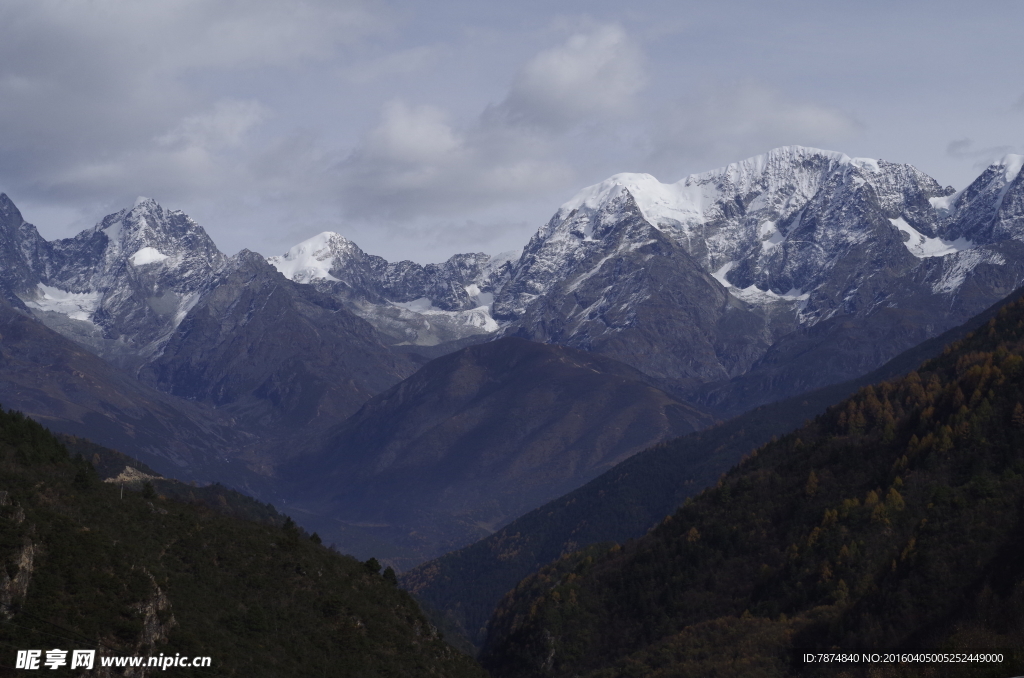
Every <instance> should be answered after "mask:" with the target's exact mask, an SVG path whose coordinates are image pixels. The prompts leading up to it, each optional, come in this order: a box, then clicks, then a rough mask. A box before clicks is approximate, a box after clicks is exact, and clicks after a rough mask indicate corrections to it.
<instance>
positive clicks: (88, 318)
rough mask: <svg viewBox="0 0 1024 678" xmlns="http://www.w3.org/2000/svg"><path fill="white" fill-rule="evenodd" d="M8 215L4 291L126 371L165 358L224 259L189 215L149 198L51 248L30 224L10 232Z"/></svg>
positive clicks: (12, 216)
mask: <svg viewBox="0 0 1024 678" xmlns="http://www.w3.org/2000/svg"><path fill="white" fill-rule="evenodd" d="M7 203H8V204H9V201H7ZM12 207H13V206H12ZM5 217H6V225H7V229H6V230H7V234H8V237H7V238H5V246H6V247H7V248H8V249H10V248H11V247H17V248H18V251H19V252H20V254H21V257H20V261H14V262H11V264H12V265H11V266H10V267H5V269H4V270H5V272H7V273H8V275H10V276H12V277H13V278H14V280H12V281H11V282H9V283H8V285H7V287H8V288H10V289H14V290H16V292H17V294H18V295H19V296H20V298H21V300H22V301H23V302H24V304H25V305H26V306H27V307H28V308H30V309H32V310H33V312H34V313H35V314H36V315H37V317H39V318H40V319H41V320H42V321H43V322H44V323H46V324H48V325H49V326H50V327H52V328H53V329H55V330H57V331H59V332H61V333H62V334H65V335H66V336H70V337H72V338H73V339H75V340H77V341H79V342H80V343H83V344H85V345H87V346H89V347H90V348H91V349H92V350H94V351H96V352H97V353H99V354H100V355H102V356H103V357H105V358H107V359H109V360H111V361H112V362H114V363H115V364H120V365H125V366H126V365H133V364H135V365H137V364H138V363H139V362H140V361H141V360H145V359H146V358H148V357H151V356H152V355H154V354H156V353H157V352H158V351H159V349H160V346H161V345H162V343H163V342H164V341H166V339H167V337H168V336H169V335H170V333H171V332H172V331H173V330H174V328H175V327H176V326H177V324H178V323H179V322H181V320H182V318H184V316H185V314H186V313H187V312H188V309H189V308H191V307H192V305H194V304H195V303H196V301H197V300H198V299H199V296H200V295H201V294H202V293H203V292H204V291H205V290H206V289H207V288H208V286H209V284H210V282H211V281H212V279H213V275H214V273H215V272H216V270H217V269H218V268H220V267H221V266H223V264H224V262H225V261H226V257H225V256H224V255H223V254H222V253H221V252H220V251H219V250H218V249H217V247H216V246H215V245H214V244H213V241H212V240H210V238H209V236H208V235H207V234H206V232H205V231H204V230H203V229H202V228H201V227H200V226H199V225H198V224H196V223H195V222H194V221H193V220H191V219H190V218H189V217H188V216H186V215H185V214H184V213H182V212H180V211H167V210H164V209H163V208H162V207H160V205H158V204H157V203H156V202H155V201H153V200H148V199H140V200H139V201H138V202H137V203H136V204H135V205H134V206H133V207H132V208H130V209H125V210H122V211H120V212H118V213H116V214H111V215H110V216H108V217H106V218H105V219H103V220H102V221H101V222H100V223H99V224H97V225H96V226H95V227H94V228H92V229H89V230H86V231H83V232H82V233H80V234H78V235H77V236H75V237H74V238H67V239H64V240H56V241H53V242H46V241H44V240H42V238H40V237H39V236H38V234H37V233H36V232H35V228H34V227H32V226H31V225H28V224H22V225H20V226H19V227H16V229H17V233H13V232H12V228H15V224H16V222H17V221H20V219H21V217H20V214H17V213H16V210H15V211H13V212H12V210H10V209H8V210H5ZM12 236H13V237H12Z"/></svg>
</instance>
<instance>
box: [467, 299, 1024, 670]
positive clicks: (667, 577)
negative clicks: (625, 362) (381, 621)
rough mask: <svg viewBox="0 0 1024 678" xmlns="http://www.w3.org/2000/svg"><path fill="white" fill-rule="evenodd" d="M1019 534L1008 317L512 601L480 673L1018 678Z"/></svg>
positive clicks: (1023, 540)
mask: <svg viewBox="0 0 1024 678" xmlns="http://www.w3.org/2000/svg"><path fill="white" fill-rule="evenodd" d="M1022 519H1024V303H1022V302H1021V301H1020V300H1018V301H1015V302H1013V303H1011V304H1009V305H1007V306H1006V307H1004V308H1003V310H1002V311H1000V313H999V314H998V315H997V316H996V317H995V318H993V319H991V320H990V321H989V322H988V323H987V324H986V325H985V326H983V327H982V328H981V329H979V330H978V331H976V332H974V333H972V334H969V335H967V337H965V338H964V339H963V340H961V341H958V342H956V343H954V344H952V345H950V346H949V347H947V348H946V350H945V351H944V352H943V354H942V355H941V356H939V357H937V358H935V359H933V360H930V361H928V362H926V363H924V364H923V365H921V366H920V368H919V369H917V370H916V371H914V372H911V373H910V374H909V375H907V376H905V377H903V378H900V379H896V380H893V381H887V382H882V383H880V384H877V385H874V386H868V387H866V388H863V389H861V390H860V391H859V392H858V393H857V394H856V395H854V396H853V397H851V398H849V399H847V400H845V401H844V402H842V403H840V404H838V405H836V406H833V407H831V408H829V410H828V411H827V412H826V413H824V414H823V415H821V416H819V417H818V418H816V419H815V420H814V421H813V422H810V423H809V424H808V425H806V426H804V427H803V428H801V429H799V430H797V431H795V432H793V433H791V434H788V435H786V436H784V437H782V438H781V439H778V440H775V441H773V442H771V443H769V444H767V445H766V446H764V447H762V448H760V449H759V450H757V451H755V452H754V453H752V454H751V455H750V456H749V457H748V458H746V459H745V460H744V461H743V462H741V463H740V464H739V465H738V466H737V467H735V468H734V469H733V470H731V471H730V472H729V473H727V474H725V475H724V476H723V477H722V478H721V480H720V481H719V482H718V483H717V485H716V486H714V487H711V488H709V489H707V490H706V491H704V492H703V493H702V494H700V495H699V496H698V497H695V498H693V499H692V500H689V501H687V502H686V504H685V505H684V506H682V507H681V508H680V509H679V510H678V511H677V512H676V513H675V514H674V515H672V516H670V517H669V518H667V519H666V520H664V521H663V522H662V523H660V524H659V525H658V526H657V527H656V528H655V529H653V530H652V531H651V532H650V533H649V534H648V535H647V536H645V537H643V538H641V539H639V540H635V541H631V542H627V543H625V544H622V545H615V546H612V547H611V548H608V546H607V545H605V546H600V547H592V548H590V549H588V550H584V551H580V552H576V553H573V554H571V555H567V556H565V557H563V558H562V559H560V560H559V561H557V562H555V563H553V564H552V565H550V566H548V567H546V568H544V569H543V570H541V571H540V572H539V573H538V574H536V575H534V576H532V577H530V578H528V579H526V580H524V581H523V582H521V583H520V584H519V585H518V586H517V587H516V588H515V590H513V591H512V592H510V593H509V595H508V596H506V598H505V599H504V600H503V602H502V603H501V605H500V606H499V608H498V610H497V611H496V613H495V615H494V616H493V617H492V620H491V623H490V629H489V637H488V641H487V645H486V646H485V648H484V652H483V654H482V661H483V663H484V665H485V666H486V667H488V668H490V669H491V670H492V671H493V674H494V675H495V676H501V677H504V676H570V675H573V676H575V675H580V676H593V677H595V678H597V677H601V678H605V677H611V676H669V675H672V676H688V675H694V676H701V675H718V676H733V675H734V676H783V675H794V674H800V673H803V674H806V675H818V674H819V668H818V667H816V666H809V665H802V664H798V663H794V662H793V656H794V654H793V649H795V648H808V649H829V648H842V649H847V650H880V649H886V648H921V649H948V650H951V651H965V650H978V649H984V648H1000V649H1004V650H1009V652H1008V653H1007V656H1008V658H1010V657H1011V655H1014V653H1016V655H1015V656H1014V658H1013V660H1014V661H1017V662H1018V663H1017V664H1013V665H1011V664H1003V665H1000V666H996V667H994V666H982V665H977V664H974V665H967V666H960V667H950V666H941V667H934V666H933V667H930V668H929V667H924V666H920V665H914V666H904V667H892V666H890V667H885V668H880V667H875V668H874V669H873V670H874V671H875V672H876V673H875V674H872V675H935V676H939V675H942V676H947V675H972V676H974V675H978V676H982V675H986V676H987V675H992V676H1008V675H1014V673H1013V672H1014V671H1016V673H1020V672H1021V664H1020V663H1019V659H1020V657H1021V655H1020V651H1019V648H1021V647H1022V641H1024V566H1022V565H1021V563H1022V562H1024V557H1022V556H1024V521H1022ZM820 671H821V675H836V673H837V672H838V671H840V669H837V668H836V667H829V668H827V669H821V670H820ZM842 671H846V672H847V673H848V674H849V675H861V674H865V675H866V672H867V671H868V669H867V668H866V667H863V666H862V667H860V668H857V667H847V668H843V669H842Z"/></svg>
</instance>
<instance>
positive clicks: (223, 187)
mask: <svg viewBox="0 0 1024 678" xmlns="http://www.w3.org/2000/svg"><path fill="white" fill-rule="evenodd" d="M1021 26H1024V2H1020V1H1019V0H1003V1H1001V2H981V3H961V2H939V1H935V0H930V1H928V2H924V1H918V0H908V1H904V2H899V3H892V2H888V1H887V2H880V1H879V2H876V1H875V0H858V2H831V1H822V0H815V1H814V2H800V1H789V0H775V1H773V2H763V1H760V2H755V1H753V0H749V1H741V0H719V1H718V2H707V1H706V0H704V1H702V2H686V1H684V0H674V1H664V2H663V1H661V0H634V1H633V2H631V3H622V2H607V1H604V0H588V1H587V2H576V1H563V2H551V1H550V0H548V1H546V2H540V1H536V0H520V1H519V2H516V3H509V2H496V1H493V0H473V1H468V0H437V1H436V2H433V3H424V2H410V1H405V0H394V1H383V0H382V1H381V2H375V1H372V0H367V1H365V2H364V1H362V0H351V1H347V0H324V1H322V2H320V1H317V0H307V1H301V2H300V1H297V2H282V1H280V0H217V1H212V0H210V1H208V0H155V1H154V2H145V3H142V2H135V1H132V2H128V1H127V0H6V1H5V2H4V3H2V5H0V191H2V192H6V193H7V194H8V195H10V196H11V198H12V199H13V200H14V201H15V203H16V204H17V205H18V206H19V207H20V208H21V209H22V212H23V213H24V215H25V217H26V219H28V220H29V221H32V222H33V223H35V224H36V225H37V226H38V227H39V228H40V231H41V232H42V233H43V235H44V236H45V237H47V238H56V237H65V236H68V235H72V234H74V233H76V232H77V231H79V230H81V229H83V228H86V227H89V226H91V225H92V224H94V223H95V222H96V221H98V220H99V219H100V218H101V217H102V216H103V215H105V214H107V213H109V212H112V211H116V210H117V209H120V208H122V207H124V206H128V205H130V204H131V203H132V201H134V199H135V198H136V196H139V195H145V196H149V197H153V198H156V199H157V200H159V201H160V202H161V203H162V204H163V205H164V206H165V207H169V208H174V209H182V210H184V211H185V212H187V213H188V214H190V215H191V216H193V217H194V218H195V219H196V220H197V221H199V223H200V224H202V225H203V226H204V227H205V228H206V229H207V231H208V232H209V233H210V234H211V235H212V236H213V238H214V240H215V241H216V242H217V244H218V245H219V246H220V248H221V249H222V250H224V251H225V252H227V253H229V254H232V253H234V252H237V251H238V250H239V249H241V248H243V247H248V248H249V249H253V250H256V251H259V252H261V253H263V254H267V255H270V254H279V253H281V252H283V251H285V250H286V249H287V248H288V247H290V246H291V245H293V244H295V243H296V242H299V241H300V240H303V239H305V238H307V237H310V236H312V235H314V234H316V233H319V232H320V231H324V230H333V231H338V232H340V233H342V234H344V235H346V236H347V237H349V238H350V239H352V240H354V241H355V242H356V243H357V244H359V245H360V246H361V247H362V248H363V249H364V250H366V251H368V252H371V253H375V254H380V255H382V256H384V257H386V258H388V259H390V260H396V259H401V258H410V259H414V260H417V261H420V262H424V263H425V262H428V261H440V260H443V259H445V258H447V257H448V256H449V255H451V254H453V253H455V252H461V251H486V252H492V253H494V252H499V251H503V250H509V249H514V248H517V247H521V246H522V245H523V244H525V242H526V240H527V239H528V238H529V236H530V235H531V234H532V233H533V232H534V231H535V230H536V229H537V228H538V227H539V226H540V225H541V224H542V223H543V222H544V221H546V220H547V219H548V217H550V215H551V214H552V213H553V212H554V211H555V209H556V208H557V207H558V205H559V204H561V203H562V202H565V201H566V200H568V199H569V198H571V197H572V195H573V194H574V193H576V192H577V191H578V190H579V189H580V188H582V187H584V186H587V185H589V184H592V183H595V182H598V181H600V180H602V179H604V178H606V177H608V176H610V175H611V174H615V173H617V172H648V173H651V174H653V175H655V176H656V177H658V178H659V179H660V180H662V181H666V182H668V181H677V180H679V179H681V178H682V177H684V176H686V175H687V174H690V173H693V172H700V171H704V170H708V169H713V168H715V167H719V166H722V165H725V164H727V163H729V162H732V161H735V160H740V159H743V158H745V157H749V156H751V155H756V154H758V153H762V152H764V151H767V150H769V149H771V148H773V147H776V146H781V145H786V144H803V145H808V146H818V147H822V148H827V149H830V150H839V151H843V152H845V153H848V154H850V155H852V156H867V157H875V158H884V159H886V160H891V161H898V162H908V163H911V164H913V165H915V166H917V167H918V168H920V169H922V170H923V171H925V172H927V173H929V174H931V175H932V176H934V177H935V178H936V179H938V180H939V181H940V182H942V183H943V184H952V185H953V186H956V187H957V188H960V187H963V186H964V185H965V184H967V183H969V182H970V180H971V179H972V178H973V177H975V176H976V175H977V174H978V173H979V171H980V169H981V168H982V167H984V166H985V165H986V164H987V163H988V162H990V161H992V160H994V159H998V158H999V157H1001V156H1002V155H1004V154H1005V153H1008V152H1017V153H1024V49H1021V42H1020V29H1021Z"/></svg>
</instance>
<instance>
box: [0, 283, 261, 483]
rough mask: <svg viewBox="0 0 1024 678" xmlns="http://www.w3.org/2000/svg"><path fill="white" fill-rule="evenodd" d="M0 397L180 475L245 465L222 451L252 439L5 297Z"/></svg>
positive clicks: (0, 316)
mask: <svg viewBox="0 0 1024 678" xmlns="http://www.w3.org/2000/svg"><path fill="white" fill-rule="evenodd" d="M0 403H3V404H4V405H6V406H8V407H13V408H16V409H18V410H20V411H22V412H24V413H26V414H28V415H30V416H33V417H35V418H38V419H39V420H40V421H43V422H45V423H46V425H47V426H49V427H51V428H53V429H54V430H58V431H62V432H65V433H71V434H74V435H78V436H84V437H89V438H91V439H93V440H96V441H99V442H101V443H102V444H104V445H106V446H108V447H114V448H119V449H121V450H130V451H131V452H132V454H133V455H135V456H138V457H140V458H143V459H144V460H145V461H146V462H148V463H149V464H152V465H154V466H156V467H157V468H159V469H160V470H161V471H162V472H163V473H168V474H173V475H177V476H179V477H183V478H198V479H206V480H209V479H212V478H214V477H217V476H218V475H220V474H223V473H229V472H230V473H231V474H234V475H236V476H237V475H238V474H240V473H243V472H244V469H242V468H240V467H237V468H236V467H233V466H232V465H231V464H230V463H228V462H227V461H226V460H225V459H224V456H225V454H224V453H225V450H231V449H239V448H244V447H245V446H248V445H251V444H253V442H254V441H253V440H252V438H251V437H250V436H248V435H246V434H245V433H242V432H240V431H238V430H237V429H236V428H235V427H234V426H233V425H232V422H231V421H230V420H229V419H227V418H225V417H221V416H219V415H218V414H217V413H215V412H210V411H208V410H205V409H204V408H201V407H198V406H196V405H194V404H192V403H189V402H185V401H181V400H178V399H176V398H173V397H171V396H168V395H166V394H164V393H161V392H159V391H156V390H154V389H151V388H148V387H146V386H144V385H143V384H140V383H139V382H138V381H137V380H135V379H134V378H132V377H131V376H129V375H128V374H125V373H124V372H123V371H121V370H118V369H117V368H115V367H113V366H111V365H110V364H108V363H106V362H105V361H103V360H102V359H101V358H99V357H97V356H95V355H94V354H92V353H90V352H89V351H87V350H85V349H84V348H82V347H81V346H80V345H78V344H76V343H74V342H72V341H70V340H68V339H66V338H64V337H63V336H61V335H59V334H57V333H56V332H54V331H53V330H50V329H49V328H47V327H45V326H44V325H42V324H41V323H40V322H38V321H37V320H35V319H34V318H32V317H31V316H30V315H29V314H28V313H27V312H24V311H18V310H16V309H14V308H13V307H12V306H10V305H9V304H7V303H6V302H0Z"/></svg>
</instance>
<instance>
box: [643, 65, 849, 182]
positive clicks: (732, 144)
mask: <svg viewBox="0 0 1024 678" xmlns="http://www.w3.org/2000/svg"><path fill="white" fill-rule="evenodd" d="M862 128H863V125H862V124H861V123H860V122H858V121H857V120H856V119H855V118H854V117H853V116H851V115H850V114H848V113H845V112H843V111H840V110H838V109H836V108H833V107H829V106H823V105H820V104H816V103H813V102H809V101H801V100H796V99H793V98H790V97H787V96H785V95H783V94H782V93H781V92H779V91H777V90H774V89H771V88H769V87H766V86H763V85H756V84H750V83H745V84H741V85H738V86H733V87H728V88H719V89H705V90H704V91H703V92H702V93H701V94H700V95H698V96H695V97H692V98H687V99H685V100H682V101H676V102H673V105H671V106H670V107H668V108H667V109H665V110H663V111H662V112H661V114H660V116H659V119H658V120H657V122H656V123H655V124H654V125H653V126H652V129H651V136H650V138H649V141H648V144H649V154H650V155H649V161H650V162H651V163H652V164H653V165H654V166H658V167H662V168H665V169H675V167H676V166H678V165H681V164H683V163H686V164H688V165H689V166H691V167H693V166H696V167H704V166H705V165H707V167H706V169H711V168H712V167H713V166H714V165H716V164H719V163H721V162H722V161H723V160H725V161H727V162H731V161H733V160H739V159H742V158H745V157H748V156H751V155H756V154H758V153H763V152H765V151H766V150H769V149H771V148H776V147H778V146H785V145H790V144H799V145H803V146H820V147H824V148H827V149H830V150H833V149H837V148H839V147H840V145H841V144H842V143H843V142H845V141H847V140H848V139H850V138H851V137H852V136H854V135H855V134H856V133H857V132H859V131H861V129H862ZM839 150H841V148H839Z"/></svg>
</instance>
